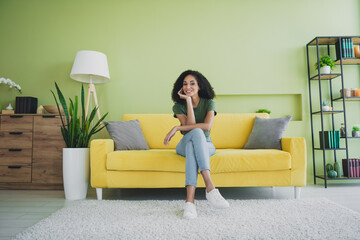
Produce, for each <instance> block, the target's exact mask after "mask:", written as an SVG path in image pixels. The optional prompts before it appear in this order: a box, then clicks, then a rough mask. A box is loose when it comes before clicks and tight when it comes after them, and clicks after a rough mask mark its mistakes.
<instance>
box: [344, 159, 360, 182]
mask: <svg viewBox="0 0 360 240" xmlns="http://www.w3.org/2000/svg"><path fill="white" fill-rule="evenodd" d="M348 163H349V172H348ZM342 166H343V171H344V176H345V177H350V178H360V159H355V158H351V159H350V158H349V161H348V160H347V159H343V160H342Z"/></svg>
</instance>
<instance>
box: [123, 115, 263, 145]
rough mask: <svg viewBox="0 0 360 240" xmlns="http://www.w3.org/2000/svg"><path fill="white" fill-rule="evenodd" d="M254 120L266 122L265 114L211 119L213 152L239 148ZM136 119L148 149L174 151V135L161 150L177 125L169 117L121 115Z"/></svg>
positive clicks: (176, 122)
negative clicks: (259, 118)
mask: <svg viewBox="0 0 360 240" xmlns="http://www.w3.org/2000/svg"><path fill="white" fill-rule="evenodd" d="M255 116H259V117H263V118H268V117H269V115H268V114H266V113H235V114H226V113H222V114H221V113H219V114H217V115H216V116H215V118H214V123H213V125H212V128H211V133H210V137H211V139H212V141H213V143H214V145H215V147H216V148H217V149H220V148H243V147H244V145H245V143H246V142H247V139H248V137H249V135H250V133H251V130H252V127H253V125H254V121H255ZM135 119H138V120H139V122H140V126H141V129H142V131H143V133H144V137H145V140H146V142H147V144H148V145H149V147H150V148H151V149H166V148H170V149H174V148H176V145H177V144H178V143H179V141H180V140H181V138H182V135H181V133H180V132H177V133H176V134H175V136H174V137H173V138H172V139H171V141H170V144H169V146H168V147H165V146H164V144H163V143H164V138H165V136H166V134H167V133H168V132H169V131H170V130H171V129H172V128H173V127H174V126H179V124H180V122H179V120H178V119H177V118H174V117H173V115H172V114H124V115H123V121H130V120H135Z"/></svg>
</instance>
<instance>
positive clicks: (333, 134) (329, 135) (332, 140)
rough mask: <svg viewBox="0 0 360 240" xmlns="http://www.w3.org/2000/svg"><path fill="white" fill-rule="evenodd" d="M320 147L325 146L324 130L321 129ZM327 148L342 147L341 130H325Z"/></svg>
mask: <svg viewBox="0 0 360 240" xmlns="http://www.w3.org/2000/svg"><path fill="white" fill-rule="evenodd" d="M319 139H320V148H324V144H323V136H322V131H319ZM324 141H325V148H340V131H324Z"/></svg>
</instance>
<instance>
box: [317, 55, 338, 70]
mask: <svg viewBox="0 0 360 240" xmlns="http://www.w3.org/2000/svg"><path fill="white" fill-rule="evenodd" d="M334 66H335V61H334V60H332V59H331V57H330V56H322V57H321V58H320V74H330V73H331V70H332V69H333V68H334ZM315 68H316V70H318V62H316V63H315Z"/></svg>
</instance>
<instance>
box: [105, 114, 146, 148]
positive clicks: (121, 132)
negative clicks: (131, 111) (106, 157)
mask: <svg viewBox="0 0 360 240" xmlns="http://www.w3.org/2000/svg"><path fill="white" fill-rule="evenodd" d="M104 123H105V126H106V129H107V131H108V133H109V135H110V137H111V138H112V139H113V140H114V142H115V150H148V149H149V147H148V145H147V143H146V140H145V138H144V135H143V133H142V131H141V127H140V124H139V120H137V119H135V120H132V121H114V122H104Z"/></svg>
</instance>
